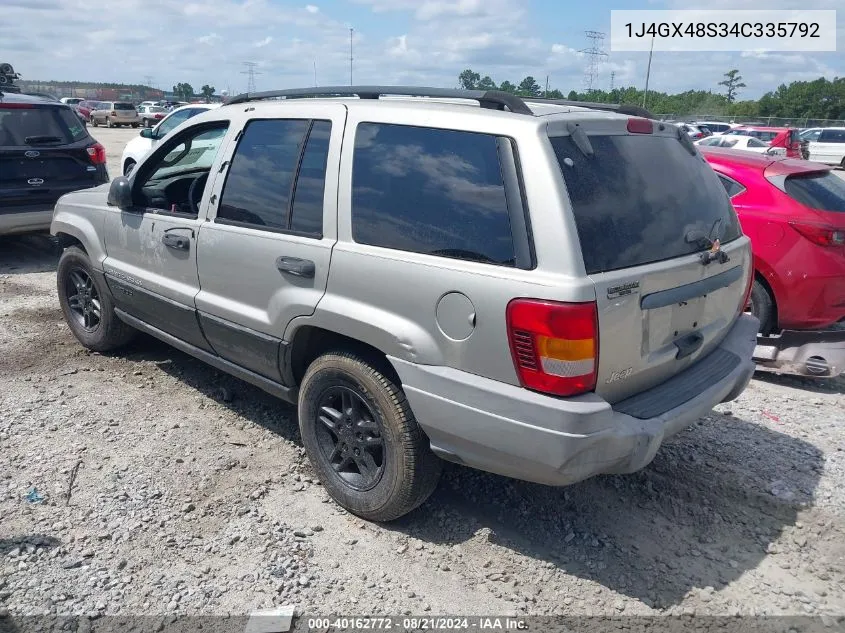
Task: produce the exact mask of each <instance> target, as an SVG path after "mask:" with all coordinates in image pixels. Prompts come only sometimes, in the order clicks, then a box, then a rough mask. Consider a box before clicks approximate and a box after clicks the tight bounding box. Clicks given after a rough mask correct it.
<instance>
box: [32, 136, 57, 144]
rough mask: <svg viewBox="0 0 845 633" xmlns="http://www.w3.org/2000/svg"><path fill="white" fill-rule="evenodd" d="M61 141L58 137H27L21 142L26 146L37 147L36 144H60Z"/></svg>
mask: <svg viewBox="0 0 845 633" xmlns="http://www.w3.org/2000/svg"><path fill="white" fill-rule="evenodd" d="M63 140H64V139H63V138H61V137H60V136H27V137H26V138H25V139H24V140H23V142H24V143H26V144H27V145H37V144H38V143H61V142H62V141H63Z"/></svg>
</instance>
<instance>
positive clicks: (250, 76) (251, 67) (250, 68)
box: [241, 62, 261, 93]
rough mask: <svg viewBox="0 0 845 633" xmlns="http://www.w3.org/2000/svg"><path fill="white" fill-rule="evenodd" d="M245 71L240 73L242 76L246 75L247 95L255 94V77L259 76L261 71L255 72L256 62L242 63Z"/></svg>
mask: <svg viewBox="0 0 845 633" xmlns="http://www.w3.org/2000/svg"><path fill="white" fill-rule="evenodd" d="M243 65H244V66H246V70H243V71H241V74H242V75H247V84H246V91H247V93H251V92H255V76H256V75H260V74H261V71H259V70H255V67H256V66H258V63H257V62H243Z"/></svg>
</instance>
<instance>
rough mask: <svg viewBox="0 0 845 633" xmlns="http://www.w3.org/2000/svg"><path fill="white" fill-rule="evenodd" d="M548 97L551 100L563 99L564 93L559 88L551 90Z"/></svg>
mask: <svg viewBox="0 0 845 633" xmlns="http://www.w3.org/2000/svg"><path fill="white" fill-rule="evenodd" d="M546 97H548V98H549V99H563V93H562V92H561V91H560V90H558V89H557V88H555V89H554V90H549V92H548V94H546Z"/></svg>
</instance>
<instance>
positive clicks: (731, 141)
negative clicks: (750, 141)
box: [721, 138, 757, 147]
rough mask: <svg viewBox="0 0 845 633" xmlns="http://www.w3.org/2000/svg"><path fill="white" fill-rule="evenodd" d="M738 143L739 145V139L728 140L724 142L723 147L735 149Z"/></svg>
mask: <svg viewBox="0 0 845 633" xmlns="http://www.w3.org/2000/svg"><path fill="white" fill-rule="evenodd" d="M754 140H757V139H754ZM737 143H739V139H738V138H726V139H725V140H723V141H722V143H721V147H733V146H734V145H736V144H737Z"/></svg>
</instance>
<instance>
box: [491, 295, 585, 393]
mask: <svg viewBox="0 0 845 633" xmlns="http://www.w3.org/2000/svg"><path fill="white" fill-rule="evenodd" d="M507 323H508V339H509V342H510V347H511V354H512V355H513V362H514V366H515V367H516V373H517V374H518V376H519V380H520V382H521V383H522V386H523V387H525V388H527V389H533V390H535V391H541V392H543V393H548V394H553V395H557V396H574V395H577V394H581V393H586V392H588V391H592V390H594V389H595V388H596V375H597V372H598V354H599V336H598V314H597V310H596V303H595V302H594V301H593V302H590V303H557V302H553V301H540V300H537V299H514V300H513V301H511V302H510V303H509V304H508V308H507Z"/></svg>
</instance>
